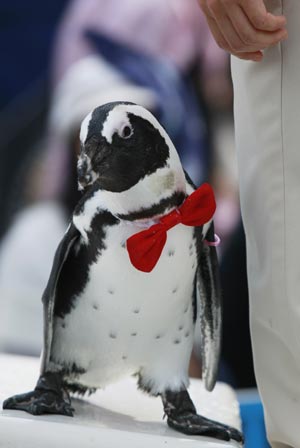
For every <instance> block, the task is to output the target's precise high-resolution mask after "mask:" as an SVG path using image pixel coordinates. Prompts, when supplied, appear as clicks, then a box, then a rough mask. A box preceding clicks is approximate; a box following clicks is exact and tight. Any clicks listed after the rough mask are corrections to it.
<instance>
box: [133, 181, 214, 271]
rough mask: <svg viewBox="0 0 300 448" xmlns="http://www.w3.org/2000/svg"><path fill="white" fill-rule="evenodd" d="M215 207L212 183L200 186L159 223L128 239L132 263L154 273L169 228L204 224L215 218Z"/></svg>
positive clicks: (138, 267)
mask: <svg viewBox="0 0 300 448" xmlns="http://www.w3.org/2000/svg"><path fill="white" fill-rule="evenodd" d="M215 209H216V202H215V198H214V193H213V190H212V188H211V186H210V185H209V184H203V185H201V187H199V188H198V189H197V190H196V191H194V192H193V193H192V194H191V195H190V196H188V197H187V198H186V199H185V201H184V202H183V204H182V205H181V206H180V207H178V208H176V209H175V210H172V211H171V212H170V213H168V214H166V215H164V216H163V217H161V218H160V220H159V222H158V223H157V224H153V225H152V226H151V227H149V229H146V230H143V231H141V232H138V233H136V234H135V235H132V236H131V237H130V238H128V240H127V250H128V254H129V258H130V261H131V263H132V264H133V266H134V267H135V268H136V269H138V270H140V271H143V272H151V271H152V269H153V268H154V267H155V265H156V263H157V262H158V260H159V257H160V255H161V253H162V251H163V248H164V246H165V243H166V241H167V231H168V230H169V229H171V228H172V227H174V226H176V225H178V224H184V225H186V226H201V225H203V224H205V223H206V222H208V221H209V220H210V219H211V218H212V216H213V214H214V212H215Z"/></svg>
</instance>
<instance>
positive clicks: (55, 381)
mask: <svg viewBox="0 0 300 448" xmlns="http://www.w3.org/2000/svg"><path fill="white" fill-rule="evenodd" d="M3 409H15V410H20V411H26V412H29V413H30V414H33V415H41V414H61V415H66V416H69V417H72V416H73V411H74V409H73V408H72V407H71V399H70V396H69V394H68V393H67V391H66V390H65V389H64V388H63V387H62V379H61V377H60V376H59V374H57V373H51V372H49V373H45V374H43V375H42V376H41V377H40V378H39V380H38V383H37V385H36V387H35V389H34V390H33V391H32V392H28V393H25V394H20V395H15V396H13V397H10V398H8V399H7V400H5V401H4V403H3Z"/></svg>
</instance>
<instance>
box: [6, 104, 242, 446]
mask: <svg viewBox="0 0 300 448" xmlns="http://www.w3.org/2000/svg"><path fill="white" fill-rule="evenodd" d="M80 138H81V154H80V157H79V161H78V179H79V187H80V189H82V190H83V196H82V199H81V200H80V202H79V203H78V205H77V206H76V208H75V210H74V213H73V216H72V220H71V223H70V225H69V227H68V229H67V232H66V234H65V236H64V238H63V239H62V241H61V243H60V245H59V247H58V249H57V252H56V255H55V258H54V263H53V267H52V272H51V275H50V278H49V281H48V285H47V287H46V290H45V292H44V295H43V304H44V332H45V334H44V351H43V360H42V368H41V376H40V379H39V381H38V384H37V387H36V388H35V390H34V391H33V392H29V393H28V394H23V395H18V396H15V397H12V398H9V399H8V400H6V401H5V403H4V407H5V408H11V409H23V410H26V411H28V412H31V413H33V414H40V413H45V412H50V413H62V414H65V415H72V408H71V405H70V399H69V395H68V391H72V392H73V391H77V392H84V391H86V390H91V391H92V390H94V389H97V388H101V387H103V386H105V385H107V384H109V383H112V382H114V381H117V380H118V379H120V378H121V377H122V376H124V375H133V374H134V375H137V376H138V385H139V387H140V388H141V389H143V390H145V391H147V392H148V393H150V394H152V395H160V396H161V397H162V401H163V405H164V409H165V412H166V414H167V416H168V423H169V425H170V426H172V427H174V428H175V429H177V430H179V431H182V432H185V433H191V434H203V435H208V436H214V437H217V438H221V439H224V440H229V439H230V438H233V439H235V440H238V441H241V440H242V438H241V435H240V433H239V432H238V431H237V430H235V429H233V428H228V427H226V426H224V425H221V424H219V423H216V422H212V421H209V420H207V419H204V418H203V417H200V416H198V415H197V414H196V411H195V408H194V406H193V403H192V401H191V399H190V398H189V395H188V393H187V387H188V383H189V379H188V365H189V359H190V355H191V351H192V346H193V340H194V330H195V325H196V324H197V323H198V324H199V325H200V327H201V335H202V336H201V337H202V361H203V367H204V368H203V376H204V380H205V385H206V387H207V389H209V390H211V389H212V388H213V387H214V384H215V381H216V374H217V365H218V359H219V352H220V332H221V299H220V288H219V284H218V277H217V259H216V252H215V248H214V247H208V246H204V245H203V243H202V241H203V239H204V237H208V238H209V237H210V238H213V235H214V232H213V223H212V222H209V223H207V224H206V225H204V226H203V228H202V227H195V228H193V227H188V226H184V225H181V224H180V225H177V226H176V227H174V228H172V229H170V230H169V231H168V238H167V243H166V246H165V247H164V250H163V252H162V255H161V257H160V259H159V261H158V263H157V265H156V266H155V268H154V269H153V271H152V272H150V273H147V274H146V273H143V272H140V271H138V270H137V269H136V268H134V267H133V266H132V265H131V263H130V260H129V256H128V253H127V250H126V240H127V239H128V238H129V237H130V236H131V235H133V234H135V233H137V232H139V231H140V230H143V229H144V228H147V227H149V226H150V225H151V224H152V223H155V222H157V220H158V218H159V217H160V216H163V215H164V214H166V213H168V212H169V211H171V210H172V209H174V208H175V207H177V206H179V205H180V204H181V203H182V202H183V200H184V199H185V197H186V196H187V195H189V194H191V193H192V192H193V191H194V187H193V185H192V183H191V182H190V180H189V179H188V177H187V176H186V175H185V173H184V171H183V168H182V166H181V163H180V160H179V157H178V155H177V152H176V150H175V148H174V146H173V144H172V142H171V140H170V138H169V137H168V135H167V133H166V132H165V130H164V129H163V128H162V127H161V126H160V124H159V123H158V122H157V120H156V119H155V118H154V117H153V116H152V115H151V114H150V112H148V111H147V110H145V109H144V108H142V107H141V106H137V105H135V104H131V103H109V104H107V105H104V106H101V107H98V108H97V109H95V110H94V111H93V112H92V113H91V114H89V115H88V116H87V117H86V119H85V120H84V121H83V123H82V126H81V133H80Z"/></svg>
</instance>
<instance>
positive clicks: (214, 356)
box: [196, 222, 222, 391]
mask: <svg viewBox="0 0 300 448" xmlns="http://www.w3.org/2000/svg"><path fill="white" fill-rule="evenodd" d="M214 238H215V236H214V224H213V222H211V224H210V227H209V229H208V231H207V234H206V236H205V239H206V240H208V241H214ZM199 243H200V242H199ZM201 245H202V249H201V250H200V251H199V255H198V271H197V278H196V297H197V310H198V316H200V332H201V359H202V378H203V380H204V384H205V387H206V389H207V390H209V391H211V390H212V389H213V388H214V386H215V383H216V379H217V374H218V366H219V358H220V351H221V333H222V299H221V287H220V280H219V266H218V258H217V252H216V248H215V247H214V246H208V245H206V244H205V243H204V244H203V243H202V242H201Z"/></svg>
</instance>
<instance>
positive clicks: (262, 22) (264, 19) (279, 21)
mask: <svg viewBox="0 0 300 448" xmlns="http://www.w3.org/2000/svg"><path fill="white" fill-rule="evenodd" d="M225 1H227V0H225ZM241 6H242V8H243V10H244V12H245V14H246V15H247V17H248V18H249V20H250V22H251V23H252V25H253V26H254V27H255V28H257V29H258V30H264V31H275V30H278V29H280V28H284V27H285V25H286V18H285V17H284V16H275V15H274V14H271V13H269V12H268V11H267V10H266V7H265V4H264V2H263V0H241Z"/></svg>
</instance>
